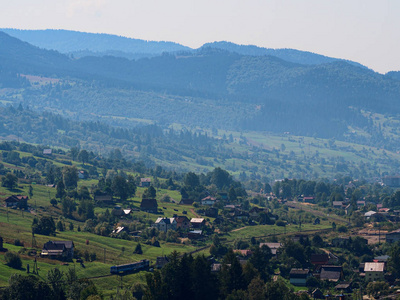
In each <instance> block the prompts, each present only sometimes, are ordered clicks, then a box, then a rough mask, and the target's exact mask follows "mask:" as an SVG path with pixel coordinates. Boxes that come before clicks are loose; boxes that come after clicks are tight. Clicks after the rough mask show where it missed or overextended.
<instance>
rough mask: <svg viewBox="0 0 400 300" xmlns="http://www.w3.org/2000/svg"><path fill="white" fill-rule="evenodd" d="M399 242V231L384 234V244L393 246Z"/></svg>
mask: <svg viewBox="0 0 400 300" xmlns="http://www.w3.org/2000/svg"><path fill="white" fill-rule="evenodd" d="M398 241H400V229H397V230H394V231H392V232H389V233H387V234H386V243H389V244H393V243H396V242H398Z"/></svg>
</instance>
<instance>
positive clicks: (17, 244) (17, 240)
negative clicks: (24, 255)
mask: <svg viewBox="0 0 400 300" xmlns="http://www.w3.org/2000/svg"><path fill="white" fill-rule="evenodd" d="M14 245H15V246H23V245H24V243H22V242H21V241H20V240H19V239H15V240H14Z"/></svg>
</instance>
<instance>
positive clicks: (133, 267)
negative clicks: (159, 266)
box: [110, 259, 150, 274]
mask: <svg viewBox="0 0 400 300" xmlns="http://www.w3.org/2000/svg"><path fill="white" fill-rule="evenodd" d="M149 266H150V261H149V260H148V259H143V260H141V261H138V262H135V263H131V264H124V265H118V266H112V267H111V268H110V273H111V274H119V273H120V272H133V271H139V270H145V269H147V268H148V267H149Z"/></svg>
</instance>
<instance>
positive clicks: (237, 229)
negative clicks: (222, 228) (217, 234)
mask: <svg viewBox="0 0 400 300" xmlns="http://www.w3.org/2000/svg"><path fill="white" fill-rule="evenodd" d="M245 228H247V226H244V227H240V228H236V229H233V230H231V232H235V231H239V230H242V229H245Z"/></svg>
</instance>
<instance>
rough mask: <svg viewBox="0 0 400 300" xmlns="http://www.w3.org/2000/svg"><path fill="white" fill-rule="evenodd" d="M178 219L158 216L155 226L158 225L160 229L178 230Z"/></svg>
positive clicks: (165, 230)
mask: <svg viewBox="0 0 400 300" xmlns="http://www.w3.org/2000/svg"><path fill="white" fill-rule="evenodd" d="M176 224H177V223H176V220H175V218H158V219H157V220H156V221H155V222H154V224H153V227H156V228H157V229H158V230H159V231H164V232H167V231H168V230H170V229H172V230H176Z"/></svg>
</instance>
